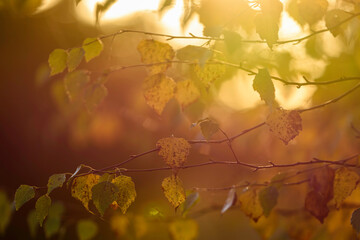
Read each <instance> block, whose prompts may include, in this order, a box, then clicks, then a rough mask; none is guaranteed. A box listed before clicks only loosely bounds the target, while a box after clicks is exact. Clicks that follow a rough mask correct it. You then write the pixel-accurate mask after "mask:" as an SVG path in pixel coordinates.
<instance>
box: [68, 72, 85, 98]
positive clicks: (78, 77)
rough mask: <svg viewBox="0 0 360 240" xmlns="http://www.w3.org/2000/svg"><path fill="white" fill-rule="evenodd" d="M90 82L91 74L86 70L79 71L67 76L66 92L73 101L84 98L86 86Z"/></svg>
mask: <svg viewBox="0 0 360 240" xmlns="http://www.w3.org/2000/svg"><path fill="white" fill-rule="evenodd" d="M89 82H90V77H89V73H88V72H87V71H85V70H78V71H73V72H71V73H68V74H67V75H66V76H65V79H64V84H65V91H66V93H67V95H68V97H69V99H70V100H71V101H75V100H78V99H79V98H80V96H82V94H83V92H84V89H85V86H86V85H87V84H88V83H89Z"/></svg>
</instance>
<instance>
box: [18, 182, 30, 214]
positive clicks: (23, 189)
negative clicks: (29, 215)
mask: <svg viewBox="0 0 360 240" xmlns="http://www.w3.org/2000/svg"><path fill="white" fill-rule="evenodd" d="M34 197H35V191H34V187H32V186H29V185H21V186H20V187H19V188H18V189H17V190H16V192H15V209H16V211H17V210H19V209H20V208H21V206H22V205H24V203H26V202H28V201H30V200H31V199H32V198H34Z"/></svg>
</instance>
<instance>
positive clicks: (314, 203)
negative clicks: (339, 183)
mask: <svg viewBox="0 0 360 240" xmlns="http://www.w3.org/2000/svg"><path fill="white" fill-rule="evenodd" d="M327 202H328V201H327V200H326V199H325V198H324V196H323V195H321V194H320V193H319V192H316V191H315V190H312V191H310V192H309V193H308V194H307V195H306V198H305V209H306V210H307V211H309V212H310V213H311V215H313V216H314V217H316V218H317V219H318V220H319V221H320V222H321V223H323V222H324V219H325V218H326V217H327V215H328V214H329V208H328V207H327Z"/></svg>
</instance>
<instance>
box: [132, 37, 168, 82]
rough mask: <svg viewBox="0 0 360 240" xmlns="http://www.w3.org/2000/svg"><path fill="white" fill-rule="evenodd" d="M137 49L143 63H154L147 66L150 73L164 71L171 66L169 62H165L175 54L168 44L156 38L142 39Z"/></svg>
mask: <svg viewBox="0 0 360 240" xmlns="http://www.w3.org/2000/svg"><path fill="white" fill-rule="evenodd" d="M137 49H138V51H139V53H140V55H141V61H142V62H143V63H145V64H154V65H152V66H149V67H148V69H149V73H150V75H154V74H157V73H163V72H165V71H166V70H167V69H168V68H169V67H170V66H171V63H166V62H168V61H171V60H172V59H173V58H174V56H175V52H174V50H173V49H172V47H171V46H170V45H169V44H167V43H162V42H159V41H156V40H142V41H141V42H140V43H139V45H138V47H137ZM157 63H164V64H157Z"/></svg>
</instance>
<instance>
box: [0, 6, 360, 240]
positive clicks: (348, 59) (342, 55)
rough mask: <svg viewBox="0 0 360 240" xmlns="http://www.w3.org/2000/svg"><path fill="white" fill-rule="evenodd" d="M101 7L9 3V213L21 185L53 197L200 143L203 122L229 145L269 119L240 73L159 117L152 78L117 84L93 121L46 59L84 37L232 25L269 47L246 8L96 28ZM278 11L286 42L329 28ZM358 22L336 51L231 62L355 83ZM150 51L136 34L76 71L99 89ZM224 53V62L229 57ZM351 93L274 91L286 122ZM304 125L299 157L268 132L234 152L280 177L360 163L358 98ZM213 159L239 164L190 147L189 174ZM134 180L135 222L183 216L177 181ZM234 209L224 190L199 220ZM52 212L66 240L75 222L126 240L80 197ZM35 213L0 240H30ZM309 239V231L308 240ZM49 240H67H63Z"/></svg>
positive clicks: (5, 153)
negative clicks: (167, 146) (63, 180)
mask: <svg viewBox="0 0 360 240" xmlns="http://www.w3.org/2000/svg"><path fill="white" fill-rule="evenodd" d="M97 2H99V1H98V0H82V1H81V2H79V3H78V5H76V3H75V1H74V0H44V1H43V2H39V1H36V0H31V1H29V0H28V1H21V0H2V2H0V72H1V80H0V84H1V85H0V164H1V168H0V188H1V189H2V190H3V191H4V192H5V193H6V194H7V195H8V198H9V199H10V201H12V199H13V196H14V193H15V190H16V189H17V187H18V186H19V185H20V184H28V185H36V186H46V183H47V180H48V178H49V176H50V175H52V174H54V173H69V172H74V171H75V169H76V168H77V166H79V165H80V164H86V165H89V166H92V167H94V168H102V167H106V166H109V165H113V164H116V163H118V162H120V161H123V160H126V159H127V158H128V157H129V156H130V155H132V154H136V153H141V152H144V151H147V150H149V149H152V148H154V146H155V144H156V142H157V140H158V139H160V138H163V137H168V136H171V135H174V136H177V137H183V138H185V139H203V137H202V135H201V132H200V130H199V128H198V127H191V126H192V123H194V122H197V121H198V120H200V119H203V118H206V117H212V118H214V119H216V120H217V121H218V123H219V124H220V127H221V128H222V129H223V130H224V131H225V132H226V133H227V134H228V135H229V136H233V135H235V134H237V133H239V132H240V131H242V130H244V129H246V128H249V127H252V126H255V125H256V124H259V123H261V122H263V121H264V120H265V119H266V117H267V115H268V114H269V110H268V108H267V107H266V106H264V104H263V103H262V102H261V99H260V98H259V95H258V93H256V92H254V90H253V89H252V80H253V78H254V76H249V75H248V74H247V73H244V72H241V71H236V70H235V69H230V68H229V69H227V72H226V74H225V76H224V77H222V78H221V79H220V80H219V81H218V82H216V84H215V86H214V88H213V89H212V90H211V91H212V92H211V93H209V94H208V95H207V98H204V99H200V100H199V101H196V102H195V103H193V104H192V105H190V106H189V107H187V108H185V109H182V108H181V107H180V106H179V104H178V103H177V102H176V101H175V100H171V101H170V102H169V103H168V104H167V106H166V107H165V109H164V112H163V114H162V115H161V116H158V115H157V114H156V113H155V112H154V111H153V110H152V109H151V108H150V107H149V106H148V105H147V104H146V102H145V100H144V97H143V93H142V82H143V79H144V78H145V77H146V76H147V70H146V69H145V68H141V67H139V68H130V69H126V70H122V71H116V72H114V73H112V74H111V75H110V76H109V79H108V81H107V83H106V87H107V88H108V96H107V97H106V98H105V100H104V101H103V103H101V105H100V106H99V107H98V108H97V110H96V111H95V112H94V113H88V112H86V111H84V110H79V109H76V108H75V107H74V106H72V104H71V103H69V101H68V99H67V96H66V94H65V92H64V87H63V82H62V80H63V77H64V75H62V74H60V75H55V76H53V77H49V73H50V70H49V67H48V63H47V60H48V56H49V53H50V52H52V51H53V50H54V49H56V48H62V49H68V48H72V47H75V46H81V44H82V42H83V40H84V39H85V38H87V37H97V36H102V35H106V34H109V33H114V32H116V31H119V30H120V29H134V30H140V31H148V32H155V33H164V34H170V35H187V36H189V33H192V34H194V35H195V36H204V35H205V36H209V35H208V34H207V33H206V32H203V31H204V27H205V28H208V29H209V27H214V26H215V27H216V26H220V25H221V26H224V22H227V23H228V22H230V23H232V24H228V25H227V27H226V28H227V29H230V30H232V31H237V32H240V33H241V35H242V36H243V37H244V38H246V39H259V37H258V35H257V33H256V31H255V28H254V26H253V23H252V22H253V17H254V15H255V14H256V11H258V9H257V8H256V6H255V7H251V6H252V5H251V4H249V3H248V2H246V1H232V0H226V1H211V0H203V1H198V2H197V1H182V0H177V1H173V2H172V4H171V5H170V6H169V7H167V8H165V9H164V10H162V11H159V8H161V6H162V5H163V4H164V3H163V2H162V1H160V0H159V1H157V0H152V1H147V0H132V1H121V0H118V1H116V3H114V4H113V5H111V7H110V8H109V9H108V10H107V11H105V12H104V13H103V14H102V15H101V18H100V22H99V23H98V24H96V15H95V7H96V3H97ZM282 2H283V4H284V9H286V11H284V12H283V14H282V16H281V21H280V22H281V23H280V30H279V39H282V40H286V39H293V38H298V37H300V36H304V35H306V34H309V33H311V32H312V31H314V30H319V29H322V28H324V27H325V23H324V21H322V20H321V21H319V22H317V23H316V24H313V25H311V26H310V25H306V24H304V23H299V21H297V19H295V18H294V17H293V16H290V15H291V13H292V12H291V11H289V9H290V10H291V5H290V4H291V3H292V2H294V1H288V2H286V1H282ZM186 3H188V4H190V5H186ZM243 4H245V5H243ZM329 4H330V5H329V7H328V9H331V8H337V7H339V6H340V5H339V4H340V3H339V2H338V1H336V2H335V1H330V2H329ZM341 4H344V5H341V7H343V8H344V9H346V10H348V11H356V7H354V4H353V3H352V2H351V1H347V2H345V3H344V2H341ZM244 6H245V7H244ZM242 9H250V10H248V11H249V12H246V14H248V15H246V14H245V10H244V12H242V11H243V10H242ZM288 11H289V12H288ZM242 13H244V14H242ZM233 19H234V20H233ZM222 21H223V22H222ZM359 23H360V22H359V19H357V18H356V19H354V20H353V21H351V22H349V23H348V24H347V25H346V29H345V30H344V33H343V34H342V35H341V36H339V37H337V38H335V37H333V35H331V33H330V32H325V33H323V34H319V35H316V36H315V37H313V38H311V39H309V40H308V41H302V42H300V43H299V44H284V45H279V46H274V47H273V49H269V47H268V46H267V45H266V44H259V45H256V44H244V45H241V46H237V48H236V49H235V50H231V51H229V50H227V51H228V52H226V58H227V60H228V61H229V62H234V63H236V64H238V63H242V62H245V64H246V66H247V67H248V68H251V69H256V68H263V67H267V68H268V69H269V71H270V73H271V74H272V75H276V76H280V77H282V78H286V79H289V80H291V81H296V82H299V81H304V79H303V76H306V77H307V78H308V79H310V80H312V81H327V80H333V79H338V78H341V77H353V76H359V70H360V55H359V53H360V51H359V46H360V45H359V44H360V41H359V37H358V33H359V32H360V31H359V26H360V25H359ZM225 26H226V25H225ZM210 35H211V34H210ZM149 38H151V37H150V36H147V35H144V34H138V33H126V34H121V35H118V36H116V37H114V38H106V39H104V40H103V43H104V52H103V53H102V54H101V56H100V57H99V58H97V59H96V60H93V61H91V62H89V63H85V62H84V61H83V62H82V64H81V65H80V67H79V68H82V69H88V70H90V71H91V72H92V73H91V77H92V78H96V77H98V76H100V75H101V73H102V72H103V71H104V70H105V69H107V68H109V67H115V66H123V65H134V64H139V63H140V62H141V61H140V55H139V54H138V52H137V49H136V48H137V45H138V43H139V42H140V41H141V40H142V39H149ZM154 39H157V40H159V41H163V42H166V41H167V39H166V38H164V37H155V36H154ZM167 42H168V43H169V44H170V45H171V46H172V47H173V48H174V49H175V50H177V49H180V48H182V47H184V46H186V45H190V44H192V45H199V46H200V45H203V44H206V41H204V40H199V39H190V40H189V39H174V40H169V41H167ZM210 44H213V43H210ZM214 45H215V44H214ZM217 47H219V49H224V48H223V46H217ZM179 69H180V67H179V66H173V67H172V68H170V69H169V70H168V73H169V75H170V76H172V77H173V78H174V79H175V80H176V81H177V80H179V79H182V77H181V76H180V74H179ZM180 70H181V69H180ZM354 84H356V82H354V81H348V82H343V83H339V84H336V85H325V86H321V87H315V86H306V87H301V88H296V86H284V85H283V84H279V82H275V87H276V100H277V102H278V103H279V105H280V106H282V107H283V108H285V109H297V108H306V107H310V106H313V105H316V104H320V103H323V102H325V101H327V100H329V99H332V98H334V97H336V96H339V95H341V94H342V93H343V92H345V91H347V90H348V89H350V88H351V87H353V86H354ZM302 118H303V131H302V132H301V133H300V135H299V136H298V137H297V138H296V139H294V140H293V141H291V142H290V143H289V145H284V144H283V143H282V142H281V141H280V140H279V139H277V138H276V137H275V136H273V135H272V134H271V133H270V132H269V130H268V128H267V127H266V126H265V127H262V128H260V129H258V130H255V131H254V132H251V133H249V134H247V135H245V136H244V137H241V138H239V139H237V140H236V141H234V145H233V147H234V149H235V152H236V154H237V156H238V158H239V159H240V160H241V161H243V162H248V163H253V164H267V163H268V161H272V162H274V163H279V164H280V163H294V162H298V161H308V160H311V158H312V157H318V158H322V159H329V160H337V159H341V158H344V157H348V156H350V155H352V154H354V153H356V152H357V151H359V146H360V144H359V138H358V137H359V136H358V135H357V134H358V133H357V132H356V130H354V128H355V129H360V108H359V92H355V93H353V94H351V95H349V96H348V97H346V98H344V99H342V100H341V101H340V102H339V103H335V104H331V105H329V106H327V107H325V108H321V109H319V110H315V111H311V112H306V113H304V114H303V115H302ZM351 125H353V126H354V128H352V127H351ZM212 138H213V139H222V138H223V136H222V135H221V133H217V134H215V135H214V136H213V137H212ZM210 157H211V158H212V159H215V160H219V161H226V160H227V161H232V160H234V159H233V156H232V153H231V151H230V150H229V148H228V146H227V145H226V144H219V145H206V144H204V145H201V144H199V145H193V146H192V149H191V153H190V156H189V160H188V162H189V163H191V164H195V163H200V162H204V161H208V159H209V158H210ZM161 166H164V164H163V162H162V160H161V158H160V157H159V156H158V155H157V154H156V153H153V154H150V155H147V156H145V157H142V158H139V159H136V160H134V161H133V162H131V163H129V164H128V165H126V166H124V167H125V168H152V167H161ZM286 171H296V169H287V170H286ZM277 172H278V170H271V171H266V172H265V171H258V172H256V173H253V172H251V169H245V168H242V167H239V166H236V167H229V166H205V167H201V168H193V169H187V170H182V171H180V173H179V176H180V178H181V179H182V180H183V182H184V186H185V188H186V189H192V188H193V187H224V186H231V185H233V184H238V183H241V182H246V181H250V182H252V181H257V182H264V181H268V180H269V179H270V178H271V177H272V176H274V175H275V174H276V173H277ZM129 175H130V176H131V177H132V178H133V180H134V182H135V185H136V190H137V198H136V201H135V203H133V204H132V206H131V207H130V209H129V214H130V215H131V214H132V215H131V216H134V215H144V216H146V214H148V213H149V211H150V209H153V208H156V209H159V211H161V212H162V214H164V215H166V216H176V215H178V214H177V213H176V212H174V210H173V209H172V207H171V206H170V205H169V204H168V203H167V201H166V199H165V197H164V196H163V193H162V191H161V181H162V180H163V179H164V178H165V177H167V176H170V175H171V171H161V172H149V173H130V174H129ZM306 191H307V187H306V186H305V185H299V186H294V187H292V188H286V189H284V190H282V192H281V193H280V200H279V204H278V206H279V208H282V209H295V210H296V209H299V208H301V207H302V206H303V202H304V197H305V194H306ZM359 192H360V191H359V190H357V192H355V193H354V196H360V195H359V194H360V193H359ZM356 194H357V195H356ZM226 196H227V192H226V191H215V192H213V191H208V192H200V202H199V204H198V205H197V206H196V207H195V209H194V211H195V210H201V209H203V208H208V207H210V209H211V206H214V205H215V206H219V205H220V206H221V205H222V204H223V202H224V201H225V199H226ZM54 199H58V200H60V201H62V202H64V203H65V209H66V210H65V214H64V220H63V222H64V226H67V227H66V229H67V230H66V231H65V232H64V233H63V239H76V233H75V227H74V222H75V221H76V220H77V219H81V218H91V219H93V220H95V221H96V222H98V224H99V226H100V229H101V230H100V233H99V234H98V235H97V237H96V239H115V238H116V237H115V234H114V233H113V232H112V231H111V229H110V227H109V223H108V221H107V220H105V221H102V220H100V219H99V218H97V217H95V216H92V215H91V214H89V213H88V212H87V211H86V210H85V209H84V208H83V207H82V206H81V203H80V202H78V201H76V200H75V199H72V198H71V196H70V192H69V191H68V190H65V188H64V189H63V190H62V191H61V190H56V191H54ZM356 199H357V201H358V202H359V198H356V197H353V198H352V199H351V201H355V202H356ZM34 204H35V201H34V200H32V201H30V202H29V203H27V204H26V205H25V206H24V207H23V208H22V209H21V210H20V211H18V212H15V213H13V215H12V219H11V223H10V225H9V227H8V228H7V230H6V232H5V234H4V235H3V236H1V238H2V239H30V232H29V230H28V225H27V221H26V218H27V214H28V212H29V211H30V210H31V209H32V208H33V207H34ZM295 215H296V214H295ZM340 215H341V216H340ZM349 217H350V211H348V212H347V211H346V210H344V211H343V212H341V213H339V212H333V213H331V215H330V217H329V218H328V219H329V220H326V221H328V223H327V222H326V224H325V225H320V223H319V222H317V220H316V219H314V218H312V217H311V216H310V215H309V214H307V215H306V214H305V213H302V214H298V215H296V216H295V217H294V216H291V217H289V216H288V217H287V218H285V217H284V216H282V215H280V214H279V215H275V214H274V215H271V216H270V218H269V219H267V220H266V219H264V217H263V218H262V219H260V222H259V223H258V224H254V222H252V221H251V220H250V219H248V218H247V217H246V216H245V215H244V214H243V213H241V211H240V210H239V209H235V210H232V211H229V212H227V213H226V214H224V215H223V216H222V215H220V213H219V211H209V212H207V213H206V214H203V215H200V216H199V217H197V218H196V220H197V222H198V224H199V234H198V235H199V237H198V239H268V238H270V236H273V238H271V239H315V237H316V236H320V237H319V238H317V239H330V235H331V237H334V238H333V239H336V238H335V237H336V236H344V235H341V234H344V231H345V230H344V229H346V231H347V234H348V235H349V236H350V237H349V239H351V237H353V236H354V233H353V232H352V230H351V226H350V224H348V226H347V225H346V227H344V226H342V225H340V223H343V222H346V221H348V219H349ZM289 219H290V220H289ZM299 219H300V221H301V223H299ZM334 219H335V220H334ZM336 221H337V222H340V223H339V224H338V223H337V222H336ZM270 222H272V223H273V224H270ZM337 224H338V225H337ZM294 225H296V227H294ZM303 225H304V226H303ZM290 226H291V227H290ZM290 228H291V229H292V230H291V231H292V232H291V231H290V232H291V233H289V229H290ZM148 229H150V230H148V232H149V233H148V234H145V235H144V236H141V238H142V239H170V234H169V233H168V230H167V228H166V226H165V225H164V223H162V222H161V221H159V222H158V221H155V223H151V224H150V223H149V227H148ZM303 229H308V231H305V232H304V231H303ZM300 232H301V233H300ZM277 236H279V237H278V238H277ZM294 236H297V237H294ZM321 237H322V238H321ZM35 238H36V239H44V238H45V235H44V233H43V231H42V229H38V232H37V234H36V236H35ZM127 238H128V239H132V238H131V237H129V236H127ZM52 239H58V236H57V235H56V236H54V237H52ZM337 239H340V238H337Z"/></svg>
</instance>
